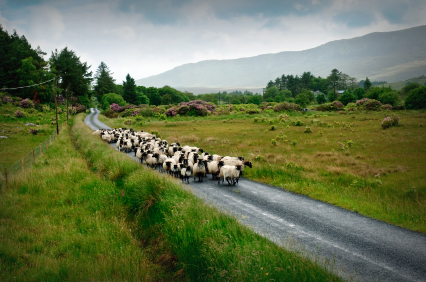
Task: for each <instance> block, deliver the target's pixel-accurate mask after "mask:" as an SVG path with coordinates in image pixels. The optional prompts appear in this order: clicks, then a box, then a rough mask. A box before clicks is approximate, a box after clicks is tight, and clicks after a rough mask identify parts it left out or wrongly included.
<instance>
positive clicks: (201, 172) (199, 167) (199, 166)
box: [192, 159, 206, 182]
mask: <svg viewBox="0 0 426 282" xmlns="http://www.w3.org/2000/svg"><path fill="white" fill-rule="evenodd" d="M192 174H193V175H194V181H195V178H196V177H198V181H199V182H203V177H206V165H205V163H204V161H203V160H202V159H198V162H197V163H196V164H194V167H193V168H192Z"/></svg>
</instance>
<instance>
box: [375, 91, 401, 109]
mask: <svg viewBox="0 0 426 282" xmlns="http://www.w3.org/2000/svg"><path fill="white" fill-rule="evenodd" d="M377 100H379V101H380V102H381V103H382V104H383V105H385V104H390V105H392V106H395V105H396V103H397V102H398V100H399V95H398V93H397V92H396V91H386V92H383V93H381V94H380V95H379V98H378V99H377Z"/></svg>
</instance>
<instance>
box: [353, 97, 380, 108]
mask: <svg viewBox="0 0 426 282" xmlns="http://www.w3.org/2000/svg"><path fill="white" fill-rule="evenodd" d="M356 104H357V106H361V107H362V108H364V109H365V110H369V111H380V109H381V107H382V103H380V102H379V101H377V100H374V99H368V98H364V99H361V100H358V101H356Z"/></svg>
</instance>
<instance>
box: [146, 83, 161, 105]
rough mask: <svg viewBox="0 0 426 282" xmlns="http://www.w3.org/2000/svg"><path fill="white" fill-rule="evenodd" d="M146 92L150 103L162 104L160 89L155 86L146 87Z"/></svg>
mask: <svg viewBox="0 0 426 282" xmlns="http://www.w3.org/2000/svg"><path fill="white" fill-rule="evenodd" d="M144 94H145V95H146V96H147V97H148V99H149V102H150V105H155V106H158V105H161V97H160V94H159V93H158V89H157V88H155V87H149V88H147V89H146V92H144Z"/></svg>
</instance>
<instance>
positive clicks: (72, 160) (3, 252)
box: [0, 128, 185, 281]
mask: <svg viewBox="0 0 426 282" xmlns="http://www.w3.org/2000/svg"><path fill="white" fill-rule="evenodd" d="M3 189H4V190H3V191H2V193H1V197H0V280H1V281H159V280H162V279H164V280H171V279H172V278H173V275H174V273H171V272H168V271H167V268H165V267H164V266H161V264H160V263H153V262H151V260H150V256H149V254H148V252H147V249H142V248H141V245H140V242H139V240H138V238H137V237H135V236H134V234H135V232H134V230H136V229H137V228H136V226H135V224H134V223H133V222H132V221H128V220H127V209H125V208H124V205H123V202H124V199H123V197H121V190H118V189H117V187H116V185H115V183H114V182H113V181H110V180H108V179H105V178H100V177H99V176H98V175H96V174H94V173H93V172H91V171H90V169H89V168H88V166H87V163H86V160H85V158H83V157H82V156H81V154H80V153H79V152H77V151H76V150H75V149H74V147H73V145H72V143H71V142H70V138H69V135H68V129H67V128H64V130H63V131H62V132H61V134H60V135H59V136H58V138H57V139H56V140H55V142H54V143H53V144H52V145H51V146H49V149H48V151H47V152H46V153H44V155H43V157H41V158H40V159H39V160H38V162H37V163H36V164H35V165H34V166H33V167H32V168H31V170H29V171H27V172H26V173H25V174H22V175H21V176H20V177H19V178H18V177H17V178H16V179H15V181H14V182H12V183H10V186H9V189H8V190H6V188H3ZM182 280H185V278H184V277H182Z"/></svg>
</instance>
